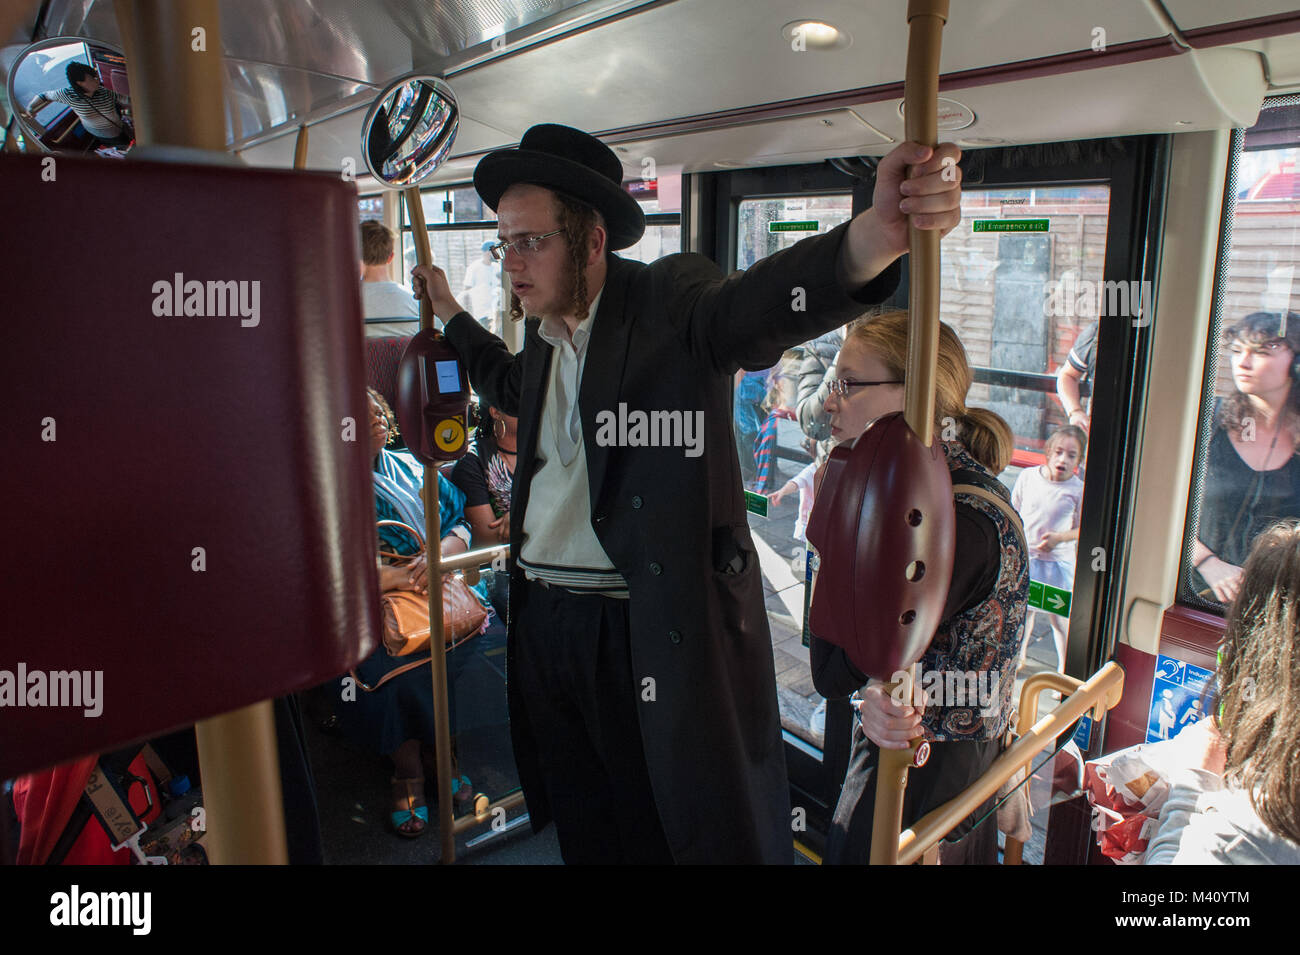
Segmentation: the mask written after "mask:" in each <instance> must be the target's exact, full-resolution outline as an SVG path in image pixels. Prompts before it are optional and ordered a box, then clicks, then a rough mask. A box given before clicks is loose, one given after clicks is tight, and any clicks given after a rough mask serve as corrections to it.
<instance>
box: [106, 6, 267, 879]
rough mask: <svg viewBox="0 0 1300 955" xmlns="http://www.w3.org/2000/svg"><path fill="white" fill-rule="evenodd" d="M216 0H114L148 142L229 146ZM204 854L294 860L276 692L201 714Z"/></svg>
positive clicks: (241, 860)
mask: <svg viewBox="0 0 1300 955" xmlns="http://www.w3.org/2000/svg"><path fill="white" fill-rule="evenodd" d="M217 6H218V5H217V0H117V2H116V4H115V11H116V14H117V24H118V29H119V31H120V33H121V35H122V45H123V47H124V49H125V51H126V69H127V75H128V77H129V78H130V82H131V106H132V110H133V112H134V113H135V119H136V133H137V135H138V137H139V139H140V142H141V143H142V144H150V145H153V144H157V145H171V146H190V147H195V148H199V149H210V150H216V151H221V152H224V151H225V148H226V110H225V99H224V97H223V96H222V87H221V27H220V21H219V17H218V10H217ZM194 734H195V736H196V737H197V739H198V747H199V768H200V772H201V774H202V777H203V803H204V811H205V818H206V821H207V826H208V854H209V856H210V857H211V859H212V862H213V863H214V864H217V865H231V864H245V863H257V864H271V865H284V864H285V863H287V862H288V861H289V852H288V848H287V845H286V842H285V830H284V804H283V800H282V798H281V793H280V761H279V756H278V751H277V748H276V742H275V716H274V713H273V710H272V703H271V701H270V700H264V701H263V702H261V703H254V704H253V705H252V706H246V707H244V708H243V709H239V710H235V711H234V712H232V713H224V714H222V715H221V716H214V717H212V718H211V719H206V720H200V721H199V722H198V723H196V724H195V726H194Z"/></svg>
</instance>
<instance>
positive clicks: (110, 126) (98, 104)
mask: <svg viewBox="0 0 1300 955" xmlns="http://www.w3.org/2000/svg"><path fill="white" fill-rule="evenodd" d="M41 99H43V100H47V101H49V102H51V103H62V104H63V105H64V106H70V107H72V111H73V112H74V113H76V114H77V118H78V119H79V120H81V125H82V126H85V127H86V129H87V131H89V132H91V133H94V134H95V135H96V136H99V137H100V138H102V139H116V138H117V137H118V136H120V135H121V134H122V112H121V111H122V109H123V108H125V107H128V106H130V105H131V101H130V99H129V98H127V97H125V96H123V95H122V94H121V93H114V92H113V91H112V90H111V89H109V88H108V87H107V86H101V87H100V88H99V89H97V90H95V92H94V93H93V94H91V95H90V96H87V95H86V94H85V93H83V92H82V91H81V90H79V89H71V88H69V89H62V90H49V91H48V92H45V93H42V94H41Z"/></svg>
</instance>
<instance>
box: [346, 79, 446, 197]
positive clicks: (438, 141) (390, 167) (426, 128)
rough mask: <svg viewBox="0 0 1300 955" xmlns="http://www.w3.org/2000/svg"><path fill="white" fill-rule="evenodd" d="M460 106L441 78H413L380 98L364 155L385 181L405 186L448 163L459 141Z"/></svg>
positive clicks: (364, 138)
mask: <svg viewBox="0 0 1300 955" xmlns="http://www.w3.org/2000/svg"><path fill="white" fill-rule="evenodd" d="M459 125H460V108H459V107H458V106H457V105H456V97H455V95H454V94H453V93H452V91H451V87H449V86H448V85H447V84H446V83H444V82H443V81H442V80H440V79H438V78H437V77H436V76H423V75H418V74H415V75H411V76H404V77H402V78H401V79H399V80H397V81H395V82H394V83H393V84H392V85H390V86H389V87H388V88H387V89H385V90H384V91H383V92H382V93H380V94H379V97H378V98H377V99H376V100H375V102H374V105H372V106H371V107H370V111H369V112H368V113H367V114H366V119H365V123H364V124H363V125H362V127H361V152H362V155H363V156H365V160H366V167H367V168H368V169H369V170H370V174H371V175H373V176H374V177H375V178H376V179H378V180H379V182H380V183H381V184H383V185H385V186H390V187H392V188H404V187H406V186H412V185H415V184H417V183H418V182H420V180H422V179H424V178H425V177H426V176H428V175H429V174H430V173H432V172H433V171H434V170H435V169H437V168H438V166H440V165H442V162H443V160H444V159H446V158H447V155H448V153H450V152H451V145H452V143H453V142H454V141H455V139H456V130H457V128H458V127H459Z"/></svg>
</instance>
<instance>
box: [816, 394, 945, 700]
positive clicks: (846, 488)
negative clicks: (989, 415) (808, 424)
mask: <svg viewBox="0 0 1300 955" xmlns="http://www.w3.org/2000/svg"><path fill="white" fill-rule="evenodd" d="M955 524H956V518H955V514H954V511H953V500H952V478H951V476H950V475H949V471H948V464H947V461H946V459H945V458H944V454H943V449H942V447H941V446H940V444H939V441H938V440H937V439H936V440H935V441H934V442H933V444H932V445H931V446H930V447H928V448H927V447H926V446H925V445H923V444H922V443H921V441H920V439H919V438H917V436H916V434H915V433H914V432H913V431H912V429H911V428H910V427H908V425H907V422H906V421H904V420H903V416H902V414H901V413H895V414H889V415H884V416H883V417H880V418H877V419H876V421H875V422H873V423H872V424H871V426H870V427H869V428H867V430H866V431H864V432H863V433H862V435H861V437H859V438H858V439H857V441H856V442H854V443H853V444H852V445H849V444H847V443H846V444H842V445H840V446H839V447H837V448H836V449H835V450H834V451H832V452H831V455H830V458H829V459H828V460H827V462H826V473H825V477H824V478H823V480H822V485H821V488H820V489H819V490H818V492H817V501H816V504H815V505H814V507H813V511H812V514H811V516H810V517H809V519H808V542H809V543H810V544H811V545H812V546H813V548H814V549H815V550H816V552H817V561H818V563H817V571H816V575H815V577H814V580H813V593H812V606H811V609H810V613H809V620H808V623H809V627H810V628H811V630H812V632H813V633H814V634H815V635H816V636H817V637H818V638H820V639H822V640H826V641H828V642H830V643H833V644H835V645H836V646H839V647H843V648H844V651H845V652H846V653H847V654H848V657H849V659H850V660H851V661H852V662H853V664H854V665H855V666H856V667H857V668H858V669H859V670H861V671H862V672H863V673H865V674H867V676H870V677H874V678H876V679H879V680H888V679H890V678H891V677H892V676H893V674H894V673H896V672H897V671H899V670H902V669H905V668H907V667H909V666H911V665H912V664H913V663H915V662H916V661H917V660H919V659H920V658H921V655H922V654H923V653H924V652H925V650H926V648H927V647H928V646H929V645H930V641H931V640H932V639H933V638H934V634H935V630H936V629H937V628H938V626H939V624H940V622H942V619H943V608H944V604H945V603H946V602H947V599H948V588H949V586H950V584H951V583H952V559H953V546H954V529H955Z"/></svg>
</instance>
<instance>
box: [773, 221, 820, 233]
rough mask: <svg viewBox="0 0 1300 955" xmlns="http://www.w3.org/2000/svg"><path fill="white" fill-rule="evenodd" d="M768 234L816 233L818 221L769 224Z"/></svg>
mask: <svg viewBox="0 0 1300 955" xmlns="http://www.w3.org/2000/svg"><path fill="white" fill-rule="evenodd" d="M767 231H768V232H816V231H817V220H816V219H791V220H790V221H788V222H769V223H768V224H767Z"/></svg>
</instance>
